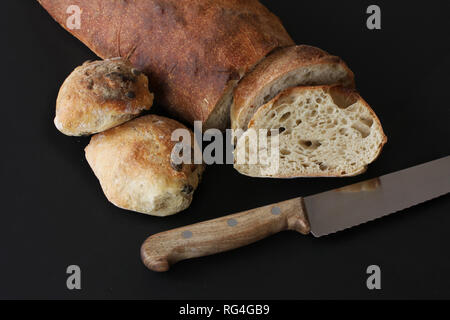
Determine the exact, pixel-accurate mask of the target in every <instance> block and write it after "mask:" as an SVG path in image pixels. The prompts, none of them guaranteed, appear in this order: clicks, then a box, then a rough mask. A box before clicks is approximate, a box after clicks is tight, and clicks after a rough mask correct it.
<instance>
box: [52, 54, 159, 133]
mask: <svg viewBox="0 0 450 320" xmlns="http://www.w3.org/2000/svg"><path fill="white" fill-rule="evenodd" d="M152 104H153V94H151V93H150V92H149V90H148V79H147V76H145V75H144V74H143V73H141V72H140V71H138V70H137V69H134V68H133V67H132V66H131V65H130V64H129V63H128V62H126V61H124V60H123V59H121V58H116V59H110V60H105V61H94V62H89V61H88V62H85V63H84V64H83V65H82V66H80V67H78V68H76V69H75V70H74V71H73V72H72V73H71V74H70V75H69V77H68V78H67V79H66V80H65V81H64V83H63V85H62V87H61V89H60V91H59V94H58V99H57V101H56V117H55V121H54V122H55V125H56V127H57V128H58V130H59V131H61V132H62V133H64V134H66V135H69V136H82V135H90V134H93V133H98V132H102V131H105V130H107V129H110V128H112V127H115V126H117V125H119V124H122V123H124V122H126V121H128V120H130V119H133V118H135V117H136V116H138V115H139V114H140V113H141V112H142V111H143V110H148V109H150V107H151V106H152Z"/></svg>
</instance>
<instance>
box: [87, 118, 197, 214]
mask: <svg viewBox="0 0 450 320" xmlns="http://www.w3.org/2000/svg"><path fill="white" fill-rule="evenodd" d="M179 128H181V129H185V130H188V132H189V133H190V135H191V138H192V140H194V139H193V134H192V132H191V131H190V130H189V129H187V128H186V127H185V126H183V125H182V124H180V123H179V122H177V121H175V120H172V119H168V118H165V117H160V116H156V115H148V116H143V117H140V118H138V119H134V120H132V121H129V122H127V123H125V124H123V125H121V126H118V127H115V128H112V129H110V130H107V131H105V132H103V133H99V134H97V135H95V136H93V137H92V138H91V142H90V143H89V145H88V146H87V147H86V149H85V151H86V159H87V161H88V162H89V164H90V166H91V168H92V170H93V171H94V173H95V175H96V176H97V178H98V180H99V181H100V184H101V186H102V189H103V192H104V193H105V195H106V197H107V198H108V200H109V201H110V202H112V203H113V204H114V205H116V206H118V207H120V208H123V209H127V210H132V211H137V212H141V213H145V214H149V215H153V216H167V215H171V214H174V213H177V212H179V211H182V210H184V209H186V208H187V207H189V205H190V204H191V201H192V197H193V194H194V191H195V190H196V189H197V186H198V184H199V182H200V179H201V175H202V173H203V170H204V166H203V164H201V165H196V164H179V165H177V164H175V163H174V162H173V159H172V157H171V154H172V149H173V148H174V146H175V144H176V142H173V141H171V135H172V132H173V131H174V130H176V129H179Z"/></svg>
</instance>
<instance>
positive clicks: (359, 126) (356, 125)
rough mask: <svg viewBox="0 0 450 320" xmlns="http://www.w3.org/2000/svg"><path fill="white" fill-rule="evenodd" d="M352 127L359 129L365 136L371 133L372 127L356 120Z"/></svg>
mask: <svg viewBox="0 0 450 320" xmlns="http://www.w3.org/2000/svg"><path fill="white" fill-rule="evenodd" d="M352 128H353V129H355V130H356V131H358V132H359V133H360V134H361V136H362V137H363V138H367V137H368V136H369V134H370V129H369V128H368V127H367V126H365V125H364V124H362V123H360V122H355V123H354V124H353V125H352Z"/></svg>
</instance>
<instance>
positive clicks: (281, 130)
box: [278, 127, 286, 133]
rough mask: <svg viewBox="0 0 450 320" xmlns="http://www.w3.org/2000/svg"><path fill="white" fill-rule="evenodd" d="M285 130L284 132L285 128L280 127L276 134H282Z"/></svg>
mask: <svg viewBox="0 0 450 320" xmlns="http://www.w3.org/2000/svg"><path fill="white" fill-rule="evenodd" d="M285 130H286V128H285V127H280V128H279V129H278V132H279V133H283V132H284V131H285Z"/></svg>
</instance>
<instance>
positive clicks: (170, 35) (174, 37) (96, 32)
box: [38, 0, 293, 122]
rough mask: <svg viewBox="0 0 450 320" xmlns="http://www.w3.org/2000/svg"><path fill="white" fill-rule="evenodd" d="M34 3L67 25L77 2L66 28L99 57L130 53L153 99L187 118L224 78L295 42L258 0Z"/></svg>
mask: <svg viewBox="0 0 450 320" xmlns="http://www.w3.org/2000/svg"><path fill="white" fill-rule="evenodd" d="M38 1H39V2H40V3H41V4H42V6H43V7H44V8H45V9H46V10H47V11H48V12H49V13H50V14H51V15H52V16H53V17H54V18H55V20H57V21H58V22H59V23H60V24H61V25H63V27H65V28H66V26H65V23H66V20H67V18H68V16H69V15H68V14H67V13H66V10H67V8H68V7H69V6H70V5H73V4H76V5H78V6H79V7H80V8H81V10H82V17H81V19H82V20H81V29H74V30H68V31H69V32H71V33H72V34H74V35H75V36H76V37H77V38H79V39H80V40H81V41H83V42H84V43H85V44H86V45H87V46H88V47H89V48H91V49H92V50H93V51H94V52H95V53H96V54H98V55H99V56H100V57H102V58H110V57H116V56H126V55H128V54H130V61H131V62H132V63H133V65H134V66H135V67H137V68H139V69H142V70H143V71H144V72H145V73H147V74H148V75H151V79H152V88H154V90H155V92H156V94H157V98H158V99H159V100H158V101H160V102H161V103H162V104H163V105H164V106H166V107H167V108H168V109H169V110H170V111H171V112H172V113H173V114H175V115H177V116H179V117H180V118H182V119H184V120H186V121H189V122H192V121H194V120H201V121H204V122H205V121H206V120H207V119H208V117H209V115H210V113H211V112H212V111H213V110H214V108H215V106H216V104H217V103H218V102H219V101H220V99H221V98H222V95H223V93H224V90H225V89H226V87H227V85H228V83H229V82H230V81H233V80H239V79H240V78H241V77H242V76H243V75H244V74H245V73H246V72H247V71H248V70H249V69H250V68H251V67H252V66H254V65H255V64H256V63H257V62H258V61H260V60H261V59H262V58H263V57H264V56H265V55H267V54H268V53H269V52H270V51H272V50H273V49H275V48H278V47H280V46H287V45H292V44H293V41H292V39H291V38H290V37H289V35H288V34H287V32H286V30H285V29H284V28H283V26H282V24H281V22H280V21H279V19H278V18H277V17H276V16H275V15H273V14H272V13H270V11H269V10H267V8H265V7H264V6H263V5H261V4H260V3H259V1H257V0H245V1H244V0H216V1H210V0H140V1H104V0H77V1H73V0H38Z"/></svg>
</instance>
